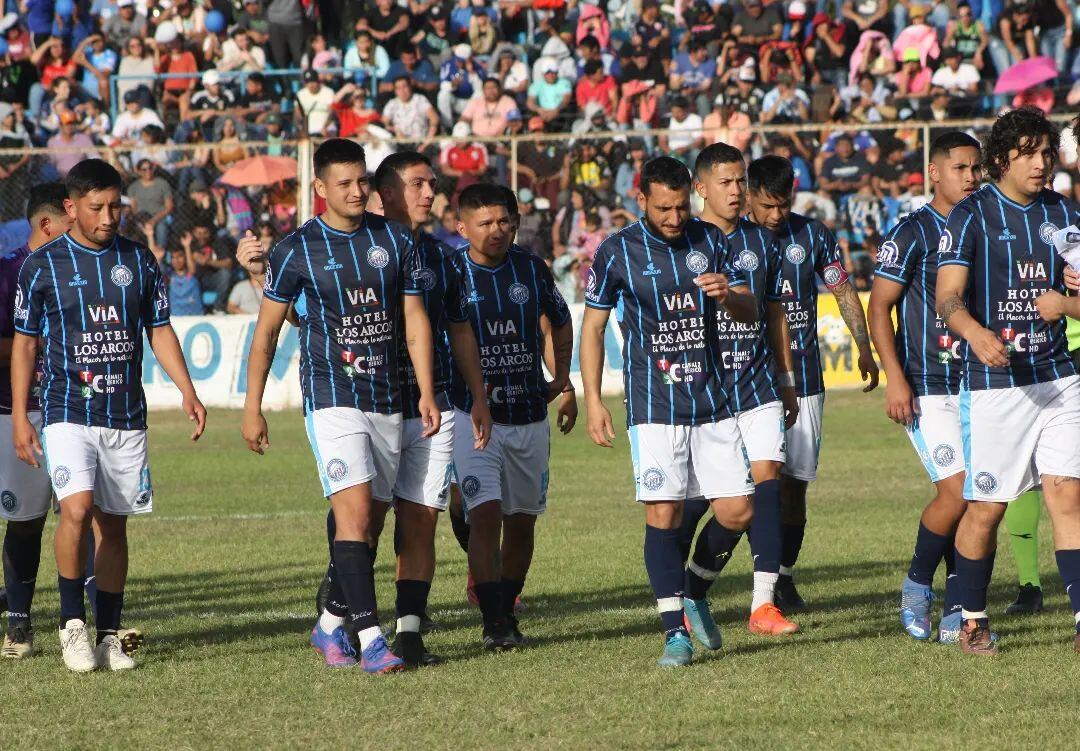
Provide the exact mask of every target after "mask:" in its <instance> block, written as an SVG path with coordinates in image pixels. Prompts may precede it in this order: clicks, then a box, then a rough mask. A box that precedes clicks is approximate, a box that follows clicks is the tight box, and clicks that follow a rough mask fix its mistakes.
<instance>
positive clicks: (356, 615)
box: [334, 540, 379, 631]
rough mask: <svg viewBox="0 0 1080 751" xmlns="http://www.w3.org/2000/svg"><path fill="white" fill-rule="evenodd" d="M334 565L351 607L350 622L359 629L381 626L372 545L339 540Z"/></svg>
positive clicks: (336, 545)
mask: <svg viewBox="0 0 1080 751" xmlns="http://www.w3.org/2000/svg"><path fill="white" fill-rule="evenodd" d="M334 569H335V571H336V573H337V577H336V578H337V580H338V582H339V583H340V586H341V591H342V592H344V594H345V603H346V604H347V605H348V608H349V616H348V618H349V625H350V626H351V627H352V628H354V629H356V630H357V631H360V630H363V629H366V628H373V627H378V625H379V616H378V613H377V611H376V604H375V572H374V567H373V558H372V555H371V546H370V545H368V544H367V543H366V542H359V541H356V540H337V541H335V542H334Z"/></svg>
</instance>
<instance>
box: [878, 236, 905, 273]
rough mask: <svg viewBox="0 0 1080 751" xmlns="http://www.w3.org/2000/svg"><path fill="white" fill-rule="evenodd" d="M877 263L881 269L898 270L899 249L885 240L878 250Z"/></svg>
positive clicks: (891, 242) (890, 241)
mask: <svg viewBox="0 0 1080 751" xmlns="http://www.w3.org/2000/svg"><path fill="white" fill-rule="evenodd" d="M877 263H878V266H881V267H882V268H900V248H898V247H896V243H894V242H893V241H892V240H886V241H885V242H883V243H882V244H881V247H880V248H878V252H877Z"/></svg>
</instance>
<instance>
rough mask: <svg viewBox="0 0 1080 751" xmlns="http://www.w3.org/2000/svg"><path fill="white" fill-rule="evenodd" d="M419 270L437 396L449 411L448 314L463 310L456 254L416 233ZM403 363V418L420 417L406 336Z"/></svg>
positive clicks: (416, 275) (417, 279)
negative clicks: (431, 342)
mask: <svg viewBox="0 0 1080 751" xmlns="http://www.w3.org/2000/svg"><path fill="white" fill-rule="evenodd" d="M415 240H416V250H417V254H416V268H414V269H413V271H412V277H413V280H414V281H415V282H416V286H418V287H419V288H420V289H421V290H423V292H422V294H423V296H424V308H425V309H426V310H427V314H428V319H430V321H431V335H432V339H433V341H434V343H435V393H436V394H437V395H438V402H439V405H440V408H441V409H444V410H445V409H449V407H450V403H449V400H448V398H447V394H446V390H447V388H448V387H449V384H450V370H451V368H452V367H453V366H452V365H451V363H450V338H449V336H447V333H446V324H447V320H448V319H447V317H446V311H447V310H448V309H450V310H456V309H459V308H460V307H461V285H460V283H459V282H458V272H457V268H456V267H455V266H454V264H453V262H452V261H451V257H452V256H453V255H454V253H455V252H456V251H455V250H454V249H453V248H451V247H450V246H449V245H447V244H446V243H444V242H442V241H441V240H438V239H436V237H435V236H434V235H431V234H428V233H427V232H417V233H416V235H415ZM400 356H401V358H402V359H401V362H402V364H403V366H404V370H403V374H402V382H401V415H402V417H403V418H404V419H406V420H408V419H411V418H415V417H420V409H419V407H418V406H417V405H418V404H419V403H420V389H419V388H417V385H416V372H415V371H414V370H413V367H412V362H411V361H410V360H409V349H408V347H407V346H406V345H405V337H401V353H400Z"/></svg>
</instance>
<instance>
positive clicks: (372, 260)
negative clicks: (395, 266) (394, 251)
mask: <svg viewBox="0 0 1080 751" xmlns="http://www.w3.org/2000/svg"><path fill="white" fill-rule="evenodd" d="M367 262H368V266H371V267H372V268H375V269H384V268H386V265H387V264H388V263H390V251H388V250H387V249H386V248H384V247H382V246H381V245H372V246H371V247H370V248H368V251H367Z"/></svg>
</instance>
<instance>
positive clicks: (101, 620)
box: [94, 588, 124, 644]
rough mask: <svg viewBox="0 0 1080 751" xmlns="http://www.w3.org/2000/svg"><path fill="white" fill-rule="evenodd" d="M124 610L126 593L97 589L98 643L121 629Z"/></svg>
mask: <svg viewBox="0 0 1080 751" xmlns="http://www.w3.org/2000/svg"><path fill="white" fill-rule="evenodd" d="M123 611H124V593H123V592H106V591H105V590H104V589H100V588H99V589H98V591H97V607H96V608H95V609H94V612H95V613H97V616H96V626H97V643H98V644H101V642H102V640H104V639H105V637H106V636H109V635H115V634H116V632H117V631H118V630H119V629H120V617H121V615H122V614H123Z"/></svg>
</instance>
